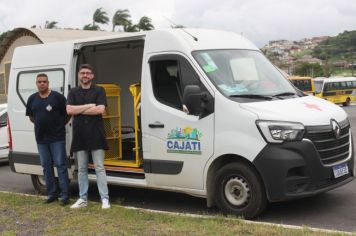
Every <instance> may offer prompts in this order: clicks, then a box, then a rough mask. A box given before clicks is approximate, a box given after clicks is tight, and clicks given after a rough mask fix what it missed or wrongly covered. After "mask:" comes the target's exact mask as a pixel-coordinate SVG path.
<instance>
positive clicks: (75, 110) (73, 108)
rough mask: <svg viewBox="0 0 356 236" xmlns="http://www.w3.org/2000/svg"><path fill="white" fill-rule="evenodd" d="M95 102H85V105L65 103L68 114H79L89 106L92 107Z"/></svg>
mask: <svg viewBox="0 0 356 236" xmlns="http://www.w3.org/2000/svg"><path fill="white" fill-rule="evenodd" d="M94 107H95V104H93V103H90V104H85V105H67V114H68V115H79V114H84V112H85V111H86V110H88V109H90V108H94Z"/></svg>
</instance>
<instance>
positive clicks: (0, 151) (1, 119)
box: [0, 103, 9, 162]
mask: <svg viewBox="0 0 356 236" xmlns="http://www.w3.org/2000/svg"><path fill="white" fill-rule="evenodd" d="M7 133H8V130H7V104H6V103H4V104H0V162H7V161H8V155H9V143H8V137H7V135H8V134H7Z"/></svg>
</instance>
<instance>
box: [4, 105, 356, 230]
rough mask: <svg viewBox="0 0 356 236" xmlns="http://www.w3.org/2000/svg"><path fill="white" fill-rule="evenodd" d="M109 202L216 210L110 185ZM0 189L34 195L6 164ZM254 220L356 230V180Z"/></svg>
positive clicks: (355, 121)
mask: <svg viewBox="0 0 356 236" xmlns="http://www.w3.org/2000/svg"><path fill="white" fill-rule="evenodd" d="M345 110H346V112H347V113H348V114H349V119H350V122H351V125H352V133H353V135H354V137H356V106H350V107H346V108H345ZM109 188H110V197H111V201H112V202H117V203H120V204H122V205H126V206H135V207H142V208H147V209H155V210H165V211H175V212H187V213H194V214H199V213H208V214H213V213H216V212H217V210H216V209H215V208H213V209H207V208H206V203H205V200H204V199H200V198H195V197H191V196H187V195H184V194H177V193H170V192H162V191H154V190H146V189H135V188H126V187H119V186H110V187H109ZM0 190H3V191H12V192H21V193H27V194H34V190H33V187H32V184H31V180H30V177H29V176H28V175H20V174H16V173H12V172H11V171H10V169H9V167H8V166H7V165H0ZM90 191H91V192H90V193H89V196H90V198H91V200H94V201H99V198H98V193H97V190H96V186H95V185H94V184H91V186H90ZM71 193H72V196H73V201H74V198H75V197H76V196H77V194H78V189H77V185H76V183H72V184H71ZM256 221H263V222H272V223H283V224H290V225H299V226H309V227H318V228H326V229H336V230H343V231H352V232H356V181H352V182H351V183H349V184H347V185H346V186H343V187H341V188H338V189H335V190H332V191H330V192H327V193H324V194H321V195H319V196H315V197H312V198H307V199H301V200H297V201H292V202H284V203H273V204H270V205H269V206H268V207H267V209H266V211H265V212H264V213H263V214H262V215H261V216H260V217H259V218H258V219H256Z"/></svg>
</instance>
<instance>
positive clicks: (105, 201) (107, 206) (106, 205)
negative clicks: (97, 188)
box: [101, 198, 111, 209]
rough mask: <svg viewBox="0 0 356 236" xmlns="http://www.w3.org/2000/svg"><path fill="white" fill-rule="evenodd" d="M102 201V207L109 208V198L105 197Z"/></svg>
mask: <svg viewBox="0 0 356 236" xmlns="http://www.w3.org/2000/svg"><path fill="white" fill-rule="evenodd" d="M101 202H102V203H103V204H102V205H101V209H109V208H110V207H111V206H110V203H109V199H106V198H104V199H103V200H101Z"/></svg>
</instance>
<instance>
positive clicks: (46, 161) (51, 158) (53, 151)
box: [37, 141, 69, 200]
mask: <svg viewBox="0 0 356 236" xmlns="http://www.w3.org/2000/svg"><path fill="white" fill-rule="evenodd" d="M37 148H38V152H39V154H40V159H41V165H42V167H43V174H44V177H45V181H46V189H47V195H48V197H49V198H57V197H58V196H57V194H58V191H57V185H56V181H55V178H54V173H53V164H54V166H55V167H56V168H57V173H58V178H59V187H60V188H61V198H62V200H67V199H69V179H68V170H67V157H66V147H65V142H64V141H58V142H54V143H49V144H37Z"/></svg>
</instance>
